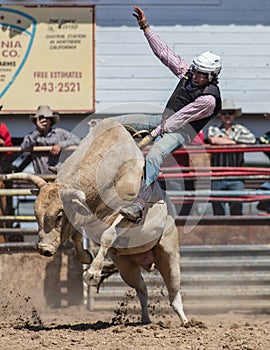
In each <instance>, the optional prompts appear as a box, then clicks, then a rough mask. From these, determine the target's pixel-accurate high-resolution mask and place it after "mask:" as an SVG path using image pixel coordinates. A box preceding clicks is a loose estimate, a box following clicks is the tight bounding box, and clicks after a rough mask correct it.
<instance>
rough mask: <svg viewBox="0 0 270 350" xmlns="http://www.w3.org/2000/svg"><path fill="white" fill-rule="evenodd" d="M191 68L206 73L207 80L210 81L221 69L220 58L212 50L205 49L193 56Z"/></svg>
mask: <svg viewBox="0 0 270 350" xmlns="http://www.w3.org/2000/svg"><path fill="white" fill-rule="evenodd" d="M192 68H193V69H196V70H198V71H199V72H202V73H208V80H209V81H211V80H212V79H213V78H214V77H217V76H218V74H219V73H220V71H221V59H220V57H219V56H218V55H215V54H214V53H213V52H212V51H206V52H203V53H202V54H200V55H198V56H196V57H194V59H193V63H192Z"/></svg>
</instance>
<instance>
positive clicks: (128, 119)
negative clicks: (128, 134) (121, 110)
mask: <svg viewBox="0 0 270 350" xmlns="http://www.w3.org/2000/svg"><path fill="white" fill-rule="evenodd" d="M161 118H162V116H161V115H156V114H155V115H152V114H125V115H121V116H119V117H111V118H110V119H112V120H116V121H118V122H119V123H121V124H124V125H129V126H132V127H133V128H134V129H136V130H138V131H140V130H153V129H155V128H156V127H157V126H159V125H160V124H161Z"/></svg>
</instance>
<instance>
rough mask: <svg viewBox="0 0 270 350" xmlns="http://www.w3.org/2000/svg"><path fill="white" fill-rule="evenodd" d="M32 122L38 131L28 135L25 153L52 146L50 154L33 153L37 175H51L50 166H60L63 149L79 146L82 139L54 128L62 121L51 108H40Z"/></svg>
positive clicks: (31, 118) (25, 139) (24, 143)
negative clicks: (35, 147) (40, 147)
mask: <svg viewBox="0 0 270 350" xmlns="http://www.w3.org/2000/svg"><path fill="white" fill-rule="evenodd" d="M30 120H31V121H32V122H33V123H34V124H35V125H36V129H35V130H34V131H33V132H31V133H30V134H28V135H26V136H25V137H24V139H23V142H22V144H21V147H22V150H23V151H31V150H32V149H33V147H34V146H52V149H51V151H50V153H48V152H33V153H32V162H33V167H34V171H35V173H38V174H46V173H50V171H49V170H48V167H49V166H53V167H55V166H57V165H59V164H58V163H59V157H60V152H61V150H62V149H64V148H66V147H68V146H72V145H79V143H80V141H81V140H80V139H79V138H78V137H77V136H75V135H74V134H72V133H71V132H69V131H67V130H65V129H61V128H52V126H53V125H55V124H57V123H58V122H59V120H60V118H59V115H58V114H55V113H53V112H52V111H51V109H50V107H49V106H39V107H38V109H37V112H36V114H35V115H33V116H30Z"/></svg>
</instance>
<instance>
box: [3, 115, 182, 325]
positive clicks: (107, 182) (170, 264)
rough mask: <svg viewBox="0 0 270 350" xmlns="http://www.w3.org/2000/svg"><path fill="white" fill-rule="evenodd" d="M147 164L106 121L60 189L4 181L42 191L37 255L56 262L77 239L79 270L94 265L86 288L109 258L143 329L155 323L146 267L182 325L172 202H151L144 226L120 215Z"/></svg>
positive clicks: (62, 171)
mask: <svg viewBox="0 0 270 350" xmlns="http://www.w3.org/2000/svg"><path fill="white" fill-rule="evenodd" d="M143 167H144V157H143V154H142V152H141V151H140V149H139V148H138V147H137V145H136V143H135V141H134V140H133V139H132V137H131V136H130V134H129V133H128V132H127V130H126V129H125V128H124V127H123V126H122V125H121V124H119V123H118V122H116V121H112V120H104V121H101V122H100V123H99V124H97V126H96V127H95V128H94V129H93V131H92V132H91V133H89V134H88V135H87V136H86V137H85V138H84V139H83V140H82V142H81V144H80V146H79V147H78V148H77V149H76V150H75V151H74V152H73V153H72V154H71V155H70V156H69V157H68V158H67V159H66V160H65V161H64V162H63V164H62V165H61V166H60V168H59V170H58V174H57V178H56V180H55V182H53V183H47V182H46V181H45V180H44V179H42V178H41V177H39V176H37V175H33V174H27V173H17V174H16V173H15V174H8V175H5V177H4V178H3V179H5V180H14V179H16V180H18V179H22V180H25V181H29V182H31V183H32V184H34V185H35V186H36V187H37V189H38V190H37V191H35V192H36V194H37V199H36V201H35V215H36V218H37V222H38V227H39V242H38V244H37V250H38V252H39V253H40V254H42V255H45V256H52V255H53V254H55V252H56V251H57V249H58V248H59V246H60V245H61V244H63V243H64V242H66V241H67V240H69V239H71V240H72V241H73V244H74V248H75V255H76V258H77V260H78V261H79V262H81V263H83V264H90V267H89V269H88V270H87V271H86V272H85V275H84V280H85V281H86V282H87V283H91V282H92V281H93V280H94V281H98V280H99V279H100V277H101V271H102V267H103V263H104V259H105V255H106V254H107V253H108V256H109V257H110V258H111V260H112V261H113V263H114V264H115V265H116V266H117V268H118V270H119V272H120V275H121V277H122V279H123V280H124V281H125V282H126V283H127V284H128V285H129V286H130V287H133V288H135V290H136V292H137V295H138V298H139V300H140V304H141V310H142V311H141V312H142V317H141V320H142V323H144V324H145V323H149V322H150V318H149V313H148V307H147V301H148V294H147V288H146V285H145V283H144V280H143V278H142V275H141V267H143V268H145V269H146V270H148V271H150V270H152V269H153V266H155V267H156V268H157V269H158V270H159V272H160V274H161V275H162V277H163V280H164V282H165V284H166V286H167V289H168V295H169V300H170V304H171V306H172V307H173V309H174V311H175V312H176V313H177V314H178V316H179V318H180V320H181V321H182V322H183V323H187V322H188V321H187V318H186V316H185V314H184V311H183V305H182V298H181V295H180V292H179V288H180V266H179V258H180V254H179V243H178V233H177V229H176V226H175V222H174V217H173V216H172V215H171V214H170V213H169V211H168V207H169V202H168V201H167V200H165V201H164V200H149V203H148V208H147V210H146V213H145V215H144V217H143V219H142V220H141V222H140V223H137V224H136V223H133V222H130V221H128V220H127V219H125V218H124V217H123V216H122V215H121V214H120V213H119V209H120V208H121V207H123V206H124V205H126V204H127V203H130V201H132V200H133V199H134V198H135V197H136V195H137V193H138V191H139V188H140V183H141V178H142V173H143ZM82 234H87V236H88V237H89V238H90V239H92V240H93V241H94V242H96V243H98V244H99V246H100V248H99V251H98V254H97V255H96V257H95V258H94V259H93V258H92V257H91V255H90V253H89V252H88V251H87V250H85V249H84V248H83V244H82Z"/></svg>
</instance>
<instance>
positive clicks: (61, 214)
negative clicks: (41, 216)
mask: <svg viewBox="0 0 270 350" xmlns="http://www.w3.org/2000/svg"><path fill="white" fill-rule="evenodd" d="M62 217H63V213H60V214H58V215H57V218H56V221H60V220H61V219H62Z"/></svg>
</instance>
